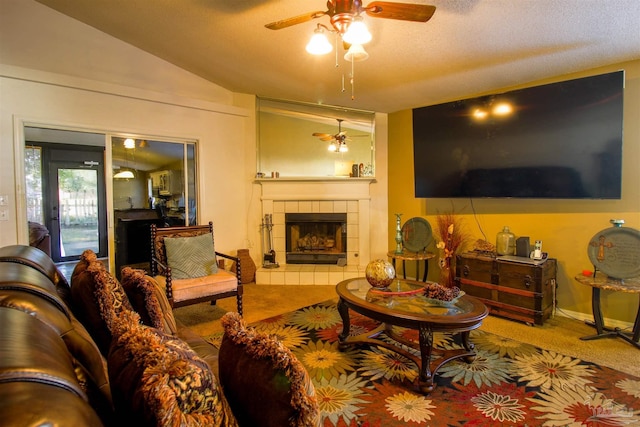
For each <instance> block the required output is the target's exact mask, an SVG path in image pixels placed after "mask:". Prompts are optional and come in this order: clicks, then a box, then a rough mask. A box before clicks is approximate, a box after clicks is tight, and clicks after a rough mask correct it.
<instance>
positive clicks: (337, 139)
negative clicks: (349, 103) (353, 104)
mask: <svg viewBox="0 0 640 427" xmlns="http://www.w3.org/2000/svg"><path fill="white" fill-rule="evenodd" d="M336 120H337V121H338V133H335V134H330V133H321V132H314V133H313V134H312V135H313V136H317V137H318V138H320V140H321V141H331V143H329V151H336V152H340V153H345V152H347V151H349V149H348V148H347V141H351V139H350V138H349V137H348V136H347V132H346V131H343V130H342V122H343V121H344V119H336ZM356 136H366V135H356Z"/></svg>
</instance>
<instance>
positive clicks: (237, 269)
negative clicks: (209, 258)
mask: <svg viewBox="0 0 640 427" xmlns="http://www.w3.org/2000/svg"><path fill="white" fill-rule="evenodd" d="M216 256H219V257H221V258H226V259H229V260H231V261H233V262H235V266H236V271H235V275H236V277H237V278H238V284H240V271H241V270H240V258H238V257H236V256H233V255H228V254H223V253H222V252H218V251H216Z"/></svg>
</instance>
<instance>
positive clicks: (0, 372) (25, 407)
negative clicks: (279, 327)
mask: <svg viewBox="0 0 640 427" xmlns="http://www.w3.org/2000/svg"><path fill="white" fill-rule="evenodd" d="M122 276H123V277H122V278H121V280H120V281H118V280H117V279H115V277H113V276H112V275H111V274H110V273H109V272H108V271H107V270H106V268H105V267H104V266H103V265H102V264H101V262H100V261H99V260H97V259H96V258H95V254H93V253H92V252H91V251H85V253H83V256H82V259H81V261H80V262H79V263H78V265H77V266H76V269H75V270H74V273H73V276H72V278H71V280H70V283H69V281H67V280H66V279H65V278H64V276H63V275H62V274H61V273H60V272H59V270H58V268H57V267H56V266H55V264H54V263H53V261H52V260H51V258H49V256H48V255H47V254H45V253H44V252H42V251H40V250H39V249H36V248H34V247H31V246H23V245H13V246H7V247H3V248H0V325H1V327H0V413H1V414H2V424H3V425H11V426H13V425H16V426H42V425H52V426H67V425H68V426H105V427H109V426H116V425H118V426H119V425H136V426H165V425H166V426H169V425H171V426H174V425H188V426H198V425H203V426H204V425H206V426H237V425H240V426H261V425H262V426H267V425H270V426H271V425H273V426H312V425H317V424H318V422H319V410H318V406H317V402H316V400H315V395H314V390H313V386H312V385H311V382H310V381H309V379H308V378H306V372H305V371H304V368H303V367H302V366H301V365H300V364H299V363H298V362H297V360H295V357H294V356H293V355H291V354H290V352H288V351H287V350H286V349H283V348H282V345H281V344H280V343H277V342H274V340H275V338H274V337H267V336H261V335H260V334H259V333H258V332H256V331H252V330H251V329H250V328H247V327H246V325H245V324H244V322H243V321H242V320H241V317H240V316H239V315H238V314H237V313H229V314H228V316H231V315H234V316H235V317H233V318H232V319H233V321H231V320H227V321H226V324H229V328H232V329H228V331H231V330H232V331H233V332H232V333H225V336H224V339H223V347H222V348H221V351H219V350H218V349H217V348H216V347H214V346H213V345H212V344H210V343H209V342H207V341H205V340H204V339H202V338H201V337H199V336H198V335H196V334H195V333H193V331H191V330H190V329H188V328H187V327H185V326H184V325H181V324H180V322H178V321H176V319H175V318H174V317H173V312H172V310H171V306H170V305H169V303H168V301H167V300H166V299H164V298H163V295H162V294H163V293H162V291H161V290H159V289H155V288H154V285H153V280H152V279H151V278H150V277H148V276H146V275H145V274H144V272H142V271H141V270H132V269H129V270H128V271H125V270H124V269H123V274H122ZM120 282H122V283H120ZM225 317H227V316H225ZM223 324H225V319H224V318H223ZM225 327H226V326H225ZM248 336H251V337H253V338H252V339H253V341H254V344H251V343H250V342H249V341H248V340H247V337H248ZM247 344H248V345H247ZM265 345H267V346H273V348H274V349H275V348H277V349H278V350H277V351H276V350H273V351H270V352H267V353H272V357H273V360H271V359H269V357H265V356H264V355H257V354H259V353H265V352H264V351H256V349H257V348H264V346H265ZM256 346H258V347H256ZM247 348H249V349H250V351H247ZM223 350H224V351H223ZM222 353H224V354H228V355H229V356H226V357H227V359H226V360H223V363H222V364H221V365H220V366H224V367H225V372H227V374H226V375H222V381H221V380H220V379H219V378H220V375H219V374H220V373H219V372H218V369H219V355H220V354H222ZM287 358H289V362H287V363H286V364H284V365H283V363H282V361H283V360H285V359H287ZM236 360H242V361H243V362H242V363H243V365H242V369H239V370H238V369H237V372H234V373H233V375H230V374H229V372H231V371H232V369H234V368H237V366H236ZM274 361H277V363H274ZM256 370H257V371H256ZM258 371H259V372H258ZM257 375H259V378H261V379H262V384H260V387H254V388H255V390H252V387H250V386H249V387H247V386H246V384H251V382H252V381H255V380H254V379H255V378H258V376H257ZM283 377H284V383H285V384H286V383H289V385H290V386H289V388H287V387H284V388H283V387H282V384H283ZM300 381H302V382H300ZM272 382H273V386H272ZM296 382H297V383H296ZM225 390H228V391H229V392H230V393H232V395H233V398H232V399H231V400H230V401H229V402H228V401H227V399H226V398H225ZM270 401H272V402H274V404H273V405H272V404H269V402H270ZM276 402H277V405H276ZM289 402H291V404H289ZM271 407H274V408H275V407H277V408H278V409H277V412H276V411H272V412H270V408H271ZM234 414H242V416H238V417H236V415H234ZM247 414H250V415H247Z"/></svg>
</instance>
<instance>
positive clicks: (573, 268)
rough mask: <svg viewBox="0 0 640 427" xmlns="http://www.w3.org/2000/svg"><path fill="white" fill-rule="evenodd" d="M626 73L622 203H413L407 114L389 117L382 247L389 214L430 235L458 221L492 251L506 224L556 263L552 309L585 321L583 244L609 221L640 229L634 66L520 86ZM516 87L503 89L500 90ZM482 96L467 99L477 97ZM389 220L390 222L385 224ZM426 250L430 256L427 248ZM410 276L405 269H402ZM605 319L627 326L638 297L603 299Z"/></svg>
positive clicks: (433, 269) (639, 129)
mask: <svg viewBox="0 0 640 427" xmlns="http://www.w3.org/2000/svg"><path fill="white" fill-rule="evenodd" d="M619 69H624V70H625V93H624V136H623V175H622V176H623V188H622V200H613V201H612V200H518V199H473V200H470V199H418V198H415V196H414V180H413V134H412V111H411V110H404V111H399V112H397V113H393V114H390V115H389V157H388V159H389V219H390V221H389V222H390V229H389V247H390V248H395V240H394V238H395V216H394V215H393V214H395V213H402V214H403V215H402V222H403V223H404V222H405V221H406V220H407V219H409V218H411V217H414V216H419V217H424V218H425V219H427V220H428V221H429V223H430V224H431V226H432V227H433V228H434V233H435V224H436V216H437V214H438V213H451V212H453V213H455V214H458V215H460V217H461V219H462V221H463V223H464V225H465V227H466V230H467V231H468V232H469V233H470V234H471V235H472V241H475V240H476V239H485V238H486V240H488V241H489V242H492V243H494V244H495V238H496V234H497V233H498V232H499V231H501V229H502V227H503V226H505V225H508V226H509V227H510V228H511V230H512V231H513V232H514V233H515V234H516V236H529V237H530V238H531V241H533V240H542V242H543V251H545V252H548V253H549V256H550V257H552V258H556V259H557V260H558V277H557V278H558V290H557V302H558V308H560V309H561V310H562V309H563V310H565V314H568V315H575V314H578V316H577V317H580V318H589V317H590V316H591V288H590V287H587V286H584V285H581V284H579V283H577V282H576V281H575V280H574V276H575V275H576V274H578V273H580V272H581V271H582V270H584V269H590V270H592V269H593V267H592V265H591V263H590V262H589V258H588V255H587V242H588V241H589V240H590V239H591V238H592V237H593V235H594V234H596V233H597V232H598V231H600V230H602V229H604V228H607V227H610V224H609V220H610V219H612V218H621V219H624V220H625V222H626V223H625V226H626V227H632V228H635V229H640V167H639V164H640V61H632V62H627V63H623V64H616V65H615V66H610V67H604V68H599V69H596V70H589V71H587V72H582V73H578V74H572V75H565V76H560V77H558V78H555V79H549V80H544V81H539V82H534V83H531V84H527V85H523V86H520V87H525V86H536V85H539V84H545V83H551V82H554V81H562V80H568V79H572V78H577V77H584V76H588V75H595V74H601V73H605V72H611V71H615V70H619ZM520 87H511V88H505V89H504V91H507V90H512V89H517V88H520ZM476 95H482V94H471V95H470V96H476ZM392 219H393V221H392ZM431 250H434V248H433V247H432V249H431ZM407 270H408V272H410V266H407ZM437 275H438V272H437V264H436V261H435V260H432V262H431V263H430V272H429V278H430V280H437ZM602 308H603V313H604V316H605V318H609V319H616V320H618V321H621V322H629V323H632V322H633V321H634V319H635V315H636V311H637V309H638V296H637V295H635V294H630V293H621V292H617V293H614V292H607V291H605V292H603V295H602Z"/></svg>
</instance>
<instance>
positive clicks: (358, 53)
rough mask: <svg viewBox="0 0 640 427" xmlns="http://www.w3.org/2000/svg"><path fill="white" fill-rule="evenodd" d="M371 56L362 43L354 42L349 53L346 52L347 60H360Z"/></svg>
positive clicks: (345, 57)
mask: <svg viewBox="0 0 640 427" xmlns="http://www.w3.org/2000/svg"><path fill="white" fill-rule="evenodd" d="M367 58H369V54H368V53H367V51H366V50H364V47H363V46H362V45H361V44H352V45H351V47H349V50H348V51H347V53H345V54H344V59H345V61H349V62H359V61H364V60H365V59H367Z"/></svg>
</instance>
